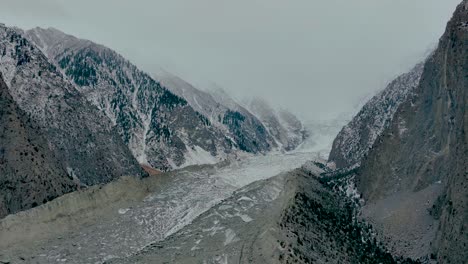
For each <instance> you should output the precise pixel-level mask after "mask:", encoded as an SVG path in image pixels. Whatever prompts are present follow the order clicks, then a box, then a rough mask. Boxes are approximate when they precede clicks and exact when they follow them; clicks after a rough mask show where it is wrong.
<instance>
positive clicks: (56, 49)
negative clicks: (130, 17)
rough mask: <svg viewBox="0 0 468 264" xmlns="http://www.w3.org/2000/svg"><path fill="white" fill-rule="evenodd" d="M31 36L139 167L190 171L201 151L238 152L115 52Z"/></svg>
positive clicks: (68, 39)
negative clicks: (112, 127) (108, 122)
mask: <svg viewBox="0 0 468 264" xmlns="http://www.w3.org/2000/svg"><path fill="white" fill-rule="evenodd" d="M27 35H28V38H29V39H31V40H32V41H34V42H35V43H36V44H37V45H38V46H39V47H40V48H41V49H43V50H44V52H45V53H46V55H47V56H48V57H49V58H50V59H51V60H52V61H54V62H55V64H56V65H57V66H58V67H59V68H60V69H61V70H62V71H63V72H64V73H65V75H66V76H67V77H68V78H70V79H71V80H72V81H73V83H74V84H75V86H76V87H77V89H78V90H79V92H80V93H81V94H82V95H83V96H84V97H86V98H87V99H88V100H89V101H90V102H91V103H92V104H94V105H95V106H96V107H97V108H98V109H99V110H100V111H101V113H102V114H104V115H105V116H107V117H108V118H109V119H110V120H111V121H112V123H113V125H115V126H116V128H117V129H118V131H119V134H120V136H121V137H122V139H123V140H124V142H125V143H126V144H127V146H128V147H129V148H130V150H131V151H132V153H133V155H134V156H135V157H136V158H137V160H138V161H139V162H140V163H144V164H149V165H151V166H152V167H154V168H158V169H160V170H168V169H173V168H177V167H180V166H183V165H191V162H192V161H191V159H192V158H194V157H192V156H190V153H194V152H196V151H197V150H198V151H201V152H203V154H206V153H208V154H207V155H211V156H213V159H216V158H219V159H222V158H223V157H224V156H225V155H227V154H229V153H231V152H232V149H233V148H235V146H233V145H234V144H235V143H234V142H232V141H231V140H229V139H228V138H227V137H226V136H225V135H224V134H223V132H222V131H220V130H219V129H217V128H216V127H214V126H213V125H212V124H211V122H209V120H208V119H207V118H206V117H205V116H203V115H202V114H200V113H198V112H196V111H194V109H193V108H192V107H191V106H190V105H189V104H188V103H187V101H186V100H185V99H183V98H181V97H179V96H177V95H175V94H173V93H172V92H170V91H169V90H167V89H166V88H164V87H162V86H161V85H160V83H159V82H157V81H155V80H154V79H152V78H151V77H150V76H149V75H148V74H146V73H144V72H142V71H140V70H139V69H138V68H137V67H136V66H134V65H133V64H131V63H130V62H129V61H127V60H126V59H124V58H123V57H122V56H120V55H119V54H117V53H116V52H114V51H113V50H111V49H109V48H106V47H104V46H102V45H98V44H96V43H93V42H91V41H87V40H82V39H78V38H75V37H73V36H70V35H66V34H64V33H63V32H60V31H58V30H55V29H41V28H35V29H33V30H31V31H28V32H27ZM197 147H198V148H197ZM200 149H202V150H200ZM198 154H200V153H198ZM215 157H216V158H215Z"/></svg>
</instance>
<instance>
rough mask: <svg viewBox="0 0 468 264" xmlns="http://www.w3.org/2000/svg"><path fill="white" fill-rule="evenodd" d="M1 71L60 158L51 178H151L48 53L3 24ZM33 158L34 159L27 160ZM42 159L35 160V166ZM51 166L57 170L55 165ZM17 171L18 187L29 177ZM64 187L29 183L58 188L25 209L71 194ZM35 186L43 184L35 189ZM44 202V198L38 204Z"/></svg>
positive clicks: (79, 181)
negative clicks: (48, 56) (46, 55)
mask: <svg viewBox="0 0 468 264" xmlns="http://www.w3.org/2000/svg"><path fill="white" fill-rule="evenodd" d="M0 72H1V73H2V74H3V79H4V82H5V84H6V85H7V88H8V92H9V94H10V95H11V98H12V99H13V101H14V102H15V103H16V105H17V106H18V107H19V109H21V111H22V112H23V113H24V114H25V115H27V116H28V118H30V119H31V123H33V124H34V125H33V126H34V129H35V130H39V131H40V133H41V134H42V135H43V137H42V138H43V139H44V140H45V141H44V142H43V144H42V146H37V147H38V148H41V149H42V150H44V151H46V149H49V150H50V152H51V153H53V155H52V156H55V158H54V160H55V161H54V163H55V162H56V161H57V162H58V163H59V166H57V168H56V169H55V172H54V173H53V174H52V175H51V176H50V177H51V178H54V177H56V176H57V173H60V174H61V173H63V170H65V171H66V173H67V177H68V178H73V179H74V182H75V184H74V185H75V186H87V185H93V184H97V183H104V182H109V181H111V180H113V179H116V178H118V177H120V176H123V175H134V176H144V175H146V173H144V172H143V170H142V169H141V168H140V166H139V165H138V163H137V161H136V160H135V158H134V157H133V156H132V155H131V152H130V151H129V150H128V148H127V147H126V145H125V144H124V142H123V141H122V140H121V138H120V136H119V135H118V133H117V131H116V130H115V129H114V128H113V126H112V123H111V121H110V120H109V119H108V118H107V117H106V116H104V115H102V114H101V113H100V112H99V111H98V109H97V108H96V107H94V106H93V105H91V104H90V103H89V102H88V101H87V100H86V99H84V98H83V97H82V96H81V95H80V93H79V92H78V91H77V90H76V89H75V87H74V86H73V85H72V84H71V83H69V82H68V81H67V80H66V79H65V78H64V77H63V75H62V74H61V72H60V71H58V70H57V69H56V67H55V66H54V65H53V64H51V63H50V62H49V61H48V59H47V58H46V57H45V56H44V54H43V53H42V52H41V51H40V50H39V49H38V48H37V47H36V46H35V45H34V44H32V43H31V42H29V41H28V40H27V39H26V38H25V37H24V36H23V32H22V31H21V30H19V29H16V28H9V27H6V26H4V25H0ZM3 89H5V88H3ZM3 94H6V93H3ZM23 122H24V121H23ZM20 123H21V122H20ZM24 125H27V124H24ZM17 128H18V129H21V127H17ZM31 130H32V129H31ZM17 132H18V133H20V130H18V131H17ZM30 139H31V140H32V138H30ZM18 143H20V142H18ZM2 147H4V146H2ZM18 147H20V146H18ZM24 147H25V148H28V147H27V146H24ZM8 155H10V154H8ZM23 155H30V154H29V153H23ZM31 158H34V157H28V159H31ZM40 159H41V157H36V159H35V160H34V161H32V162H33V164H35V162H38V161H39V160H40ZM25 164H26V163H25ZM47 166H52V163H48V165H47ZM16 169H17V170H18V172H16ZM16 169H15V171H14V173H15V174H14V175H11V174H9V176H8V177H12V176H14V177H16V178H17V180H15V181H14V182H15V183H18V181H19V180H20V179H21V178H22V177H24V170H23V169H21V172H20V168H16ZM44 169H46V168H44ZM10 173H11V172H10ZM16 173H18V174H16ZM54 175H55V176H54ZM3 176H4V175H0V177H2V178H3ZM32 176H33V174H31V175H30V176H29V177H32ZM44 177H49V176H44ZM62 183H63V184H64V185H63V186H61V187H59V186H56V185H57V183H56V182H55V183H54V182H53V181H51V182H48V179H46V178H43V179H42V180H38V179H36V180H35V181H30V182H29V184H28V186H30V187H31V188H32V189H37V190H39V189H44V188H46V187H45V186H49V187H47V188H50V186H51V185H53V186H55V187H54V188H53V189H54V190H52V191H50V190H49V192H48V193H42V194H40V195H39V194H37V195H36V196H37V197H36V198H34V197H35V195H32V197H30V198H24V199H34V201H31V204H29V205H28V206H26V204H25V205H24V206H26V207H25V208H27V207H31V206H33V205H36V204H42V203H43V202H46V201H48V200H50V199H52V198H53V197H55V196H57V195H59V194H61V193H63V192H66V191H68V190H71V187H69V183H66V181H62ZM35 184H39V185H38V186H33V185H35ZM9 188H12V189H17V190H19V188H20V185H15V186H12V185H11V186H10V185H9ZM39 197H42V198H43V199H40V200H37V198H39ZM17 209H19V208H16V209H15V210H13V211H16V210H17Z"/></svg>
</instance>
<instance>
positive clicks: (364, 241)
mask: <svg viewBox="0 0 468 264" xmlns="http://www.w3.org/2000/svg"><path fill="white" fill-rule="evenodd" d="M320 166H324V165H320ZM322 172H323V171H322V169H320V168H319V167H317V165H316V164H314V163H310V165H309V166H307V169H305V168H301V169H297V170H294V171H291V172H288V173H283V174H280V175H278V176H276V177H273V178H270V179H268V180H263V181H257V182H255V183H253V184H251V185H248V186H246V187H245V188H242V189H240V190H238V191H237V192H236V193H235V194H234V195H233V196H231V197H230V198H229V199H226V200H224V201H223V202H222V203H220V204H218V205H217V206H215V207H213V208H212V209H210V210H209V211H207V212H205V213H204V214H202V215H201V216H200V217H198V218H197V219H196V220H195V221H194V222H193V223H192V224H190V225H189V226H187V227H185V228H184V229H182V230H181V231H180V232H178V233H176V234H174V235H172V236H170V237H168V238H167V239H165V240H164V241H161V242H157V243H153V244H151V245H150V246H148V247H146V248H144V249H143V250H142V251H140V252H139V253H138V254H136V255H134V256H131V257H127V258H123V259H118V260H113V261H110V263H327V262H328V263H413V262H412V261H411V260H404V259H401V258H395V257H393V256H392V255H391V254H389V253H387V252H386V250H385V247H384V246H382V245H381V244H378V243H377V242H376V240H375V239H374V238H373V235H372V229H371V228H370V227H369V226H368V225H367V224H365V223H361V222H359V221H356V218H355V214H356V211H355V209H354V208H355V207H354V205H353V203H352V202H351V201H350V200H349V199H347V198H346V197H344V196H341V195H339V194H337V193H335V192H333V191H332V190H331V189H330V188H329V187H328V185H327V184H325V183H322V182H321V181H320V176H319V174H320V173H322Z"/></svg>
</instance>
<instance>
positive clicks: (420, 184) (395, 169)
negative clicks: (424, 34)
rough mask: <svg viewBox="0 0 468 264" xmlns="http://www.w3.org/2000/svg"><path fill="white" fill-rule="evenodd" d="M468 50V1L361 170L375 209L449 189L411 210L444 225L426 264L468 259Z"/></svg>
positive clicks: (406, 224) (363, 187)
mask: <svg viewBox="0 0 468 264" xmlns="http://www.w3.org/2000/svg"><path fill="white" fill-rule="evenodd" d="M467 51H468V1H466V0H464V1H462V3H461V4H460V5H459V6H458V7H457V9H456V11H455V13H454V15H453V18H452V19H451V20H450V22H449V23H448V24H447V28H446V31H445V33H444V35H443V36H442V37H441V39H440V42H439V45H438V47H437V49H436V51H435V52H434V53H433V54H432V55H431V56H430V57H429V59H428V60H427V61H426V63H425V65H424V71H423V74H422V77H421V80H420V82H419V85H418V86H417V88H416V89H415V90H414V91H413V94H412V95H411V96H409V98H408V99H407V100H406V101H405V102H404V103H403V104H401V106H400V107H399V108H398V110H397V111H396V113H395V114H394V117H393V120H392V121H391V123H390V124H389V126H388V127H387V128H386V129H385V130H384V131H383V132H382V133H381V135H380V136H379V137H378V138H377V140H376V143H375V144H374V146H373V148H372V149H371V150H370V151H369V153H368V155H367V157H366V158H364V159H363V161H362V165H361V168H360V169H359V170H358V178H357V179H358V181H357V185H358V189H359V190H360V191H361V192H362V194H363V197H364V199H365V200H366V201H367V203H377V202H379V201H382V200H385V199H387V198H388V197H394V196H398V195H400V194H402V193H411V194H415V193H421V194H423V193H427V190H429V189H430V188H434V185H437V184H440V185H441V191H440V192H434V193H435V194H438V196H437V197H429V198H427V199H426V201H431V203H430V204H426V203H422V204H419V205H413V206H414V207H412V208H406V209H407V210H406V211H422V212H426V213H427V214H430V215H431V216H432V217H433V221H434V224H437V226H438V228H437V230H436V234H435V238H434V239H431V240H430V241H426V243H430V244H431V252H430V257H429V256H426V259H435V260H437V263H463V262H465V261H466V260H467V259H468V255H467V252H468V250H467V243H468V239H467V237H468V236H467V234H466V230H467V228H468V226H467V225H468V206H467V205H468V197H467V193H468V185H467V182H468V181H467V179H468V174H467V173H468V158H467V157H468V155H467V154H468V136H467V130H468V115H467V113H466V109H467V104H468V93H467V87H468V75H467V72H468V53H467ZM435 194H434V195H435ZM434 195H433V196H434ZM413 199H416V198H413ZM409 205H410V203H408V206H409ZM405 219H406V218H401V217H400V218H398V221H399V223H398V225H400V226H401V227H404V228H406V229H407V231H408V232H411V229H413V226H412V225H410V224H409V222H408V221H406V220H405ZM389 224H396V223H389ZM390 235H391V234H390ZM402 240H403V241H395V242H396V243H397V246H396V250H399V249H401V248H403V245H402V244H404V243H407V244H411V243H414V241H415V238H407V239H406V240H405V239H402ZM398 244H400V245H398ZM422 258H423V257H422Z"/></svg>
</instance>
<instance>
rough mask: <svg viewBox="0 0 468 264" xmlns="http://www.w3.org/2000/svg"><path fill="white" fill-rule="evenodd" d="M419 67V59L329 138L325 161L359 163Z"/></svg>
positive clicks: (389, 119) (414, 80)
mask: <svg viewBox="0 0 468 264" xmlns="http://www.w3.org/2000/svg"><path fill="white" fill-rule="evenodd" d="M423 68H424V64H423V63H420V64H418V65H416V66H415V67H414V68H413V69H412V70H411V71H410V72H408V73H405V74H402V75H401V76H399V77H398V78H396V79H395V80H394V81H392V82H391V83H390V84H389V85H388V86H387V87H386V88H385V89H384V90H383V91H381V92H380V93H379V94H377V95H376V96H374V97H373V98H372V99H371V100H370V101H369V102H367V103H366V104H365V105H364V106H363V108H362V109H361V111H359V113H358V114H357V115H356V116H355V117H354V118H353V120H351V122H350V123H349V124H347V125H346V126H344V127H343V129H342V130H341V131H340V133H339V134H338V135H337V137H336V138H335V140H334V141H333V146H332V150H331V152H330V156H329V159H328V161H329V162H334V163H335V165H336V167H337V168H346V167H352V166H355V165H359V163H360V161H361V159H362V158H363V157H364V156H366V155H367V153H368V151H369V150H370V149H371V148H372V146H373V144H374V142H375V140H376V139H377V137H378V136H379V135H380V134H381V133H382V131H383V130H384V129H385V128H387V127H388V126H389V125H390V123H391V122H392V120H393V116H394V114H395V112H396V111H397V109H398V107H399V106H400V105H401V104H402V103H403V102H404V101H405V100H406V98H407V97H408V96H410V95H411V94H412V92H413V90H414V89H415V88H416V87H417V86H418V84H419V79H420V78H421V74H422V71H423Z"/></svg>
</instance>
